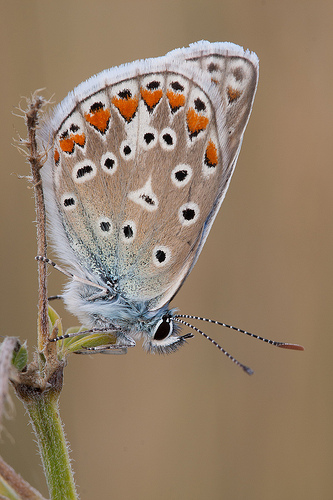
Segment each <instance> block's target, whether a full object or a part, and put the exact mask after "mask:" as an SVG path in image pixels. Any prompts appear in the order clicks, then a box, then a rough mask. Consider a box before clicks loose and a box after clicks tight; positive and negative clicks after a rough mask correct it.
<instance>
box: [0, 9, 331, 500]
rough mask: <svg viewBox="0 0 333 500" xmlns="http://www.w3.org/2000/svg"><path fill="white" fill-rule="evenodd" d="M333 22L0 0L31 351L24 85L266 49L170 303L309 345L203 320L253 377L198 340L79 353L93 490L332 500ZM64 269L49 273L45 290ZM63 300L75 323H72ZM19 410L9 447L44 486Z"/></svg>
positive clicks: (13, 227) (17, 256) (79, 420)
mask: <svg viewBox="0 0 333 500" xmlns="http://www.w3.org/2000/svg"><path fill="white" fill-rule="evenodd" d="M332 20H333V3H332V1H330V0H327V1H324V0H310V1H306V2H305V1H303V0H299V1H290V0H288V1H287V0H280V1H279V2H277V1H275V0H252V1H246V0H232V1H231V0H225V1H221V0H219V1H214V0H205V1H199V0H177V1H173V0H168V1H150V0H146V1H140V0H121V1H118V2H116V1H112V0H111V1H102V0H94V1H92V0H91V1H88V0H76V1H70V2H68V1H66V2H65V1H63V0H58V1H56V2H45V1H36V0H30V1H29V2H27V1H25V0H21V1H18V0H11V1H10V2H7V1H4V0H1V13H0V26H1V29H0V47H1V49H0V51H1V151H2V169H1V172H2V173H1V204H2V207H1V214H2V216H1V224H2V229H1V239H2V244H1V250H2V254H1V259H0V261H1V266H2V269H1V285H2V287H1V289H2V297H1V307H2V311H1V321H2V332H1V333H2V334H3V335H7V334H8V335H19V336H20V338H21V339H25V338H28V341H29V347H30V351H32V349H33V346H34V345H35V323H36V297H37V293H36V283H37V282H36V264H35V262H34V256H35V254H36V242H35V227H34V223H33V220H34V205H33V200H32V191H31V190H28V189H27V183H26V182H25V181H24V180H19V179H18V178H17V175H16V174H20V175H24V174H27V173H28V167H27V166H26V165H25V162H24V158H23V157H22V156H20V155H19V154H18V152H17V151H16V150H15V149H14V148H13V146H12V145H11V144H12V142H13V140H12V138H13V137H15V136H16V135H17V133H21V134H24V127H23V123H22V120H20V119H19V118H16V117H15V116H13V115H12V114H11V113H12V111H13V110H14V108H15V106H16V105H18V104H19V102H20V99H21V96H29V95H30V93H31V92H32V91H34V90H35V89H38V88H42V87H45V89H46V90H44V91H43V94H44V95H45V97H50V96H51V95H52V94H54V98H53V100H54V102H59V101H60V100H61V99H63V98H64V97H65V95H66V94H67V92H68V91H70V90H71V89H72V88H73V87H74V86H75V85H77V84H78V83H80V82H81V81H82V80H84V79H86V78H88V77H89V76H91V75H92V74H94V73H97V72H99V71H101V70H103V69H105V68H107V67H110V66H114V65H117V64H120V63H123V62H127V61H132V60H135V59H137V58H145V57H153V56H159V55H163V54H165V53H166V52H167V51H169V50H171V49H173V48H175V47H181V46H184V45H188V44H189V43H190V42H194V41H196V40H200V39H208V40H210V41H231V42H235V43H238V44H240V45H243V46H245V47H248V48H250V49H251V50H254V51H255V52H256V53H257V54H258V56H259V58H260V78H259V88H258V93H257V97H256V100H255V104H254V110H253V114H252V116H251V119H250V123H249V126H248V129H247V131H246V134H245V140H244V144H243V148H242V151H241V155H240V158H239V160H238V165H237V168H236V171H235V174H234V178H233V180H232V183H231V187H230V189H229V192H228V195H227V197H226V200H225V202H224V204H223V207H222V210H221V212H220V214H219V216H218V217H217V220H216V221H215V223H214V227H213V229H212V231H211V234H210V236H209V238H208V241H207V243H206V246H205V248H204V250H203V252H202V254H201V257H200V259H199V261H198V263H197V265H196V267H195V269H194V270H193V272H192V273H191V276H190V277H189V278H188V280H187V282H186V284H185V286H184V287H183V288H182V290H181V292H180V293H179V295H178V296H177V298H176V300H175V301H174V305H176V306H178V307H179V308H180V309H181V311H182V312H187V313H190V314H191V313H192V314H198V315H205V316H207V317H211V318H216V319H220V320H222V321H225V322H228V323H230V324H235V325H237V326H239V327H241V328H245V329H248V330H250V331H254V332H256V333H258V334H260V335H264V336H268V337H270V338H273V339H276V340H285V341H292V342H298V343H301V344H303V345H304V346H305V348H306V351H305V352H304V353H299V352H291V351H283V350H280V349H275V348H273V347H271V346H267V345H264V344H262V343H260V342H257V341H255V340H253V339H249V338H244V337H242V336H241V335H239V334H236V333H235V332H231V331H228V330H223V329H219V328H218V327H213V326H210V325H206V324H205V325H204V330H205V331H206V332H207V333H208V334H209V335H211V336H213V337H214V338H215V339H216V340H217V341H219V342H220V343H221V344H222V345H223V346H224V347H225V348H226V349H228V350H229V351H230V352H231V353H232V354H234V355H235V356H236V357H237V358H238V359H239V360H240V361H242V362H244V363H246V364H248V365H249V366H251V367H252V368H253V369H254V370H255V375H254V376H253V377H248V376H247V375H246V374H244V373H243V371H242V370H240V369H238V368H237V367H235V366H234V365H233V364H232V363H231V362H230V361H228V360H227V359H226V358H225V357H224V356H223V355H222V354H221V353H220V352H219V351H218V350H217V349H215V348H214V347H213V346H212V345H211V344H210V343H208V342H207V341H205V340H204V339H203V338H200V337H199V336H198V335H196V338H195V339H194V340H192V341H190V342H189V344H188V345H187V346H186V347H184V348H183V349H182V350H181V351H179V352H178V353H177V354H174V355H170V356H167V357H160V356H149V355H146V354H145V353H144V352H143V351H142V350H141V347H140V346H138V347H137V348H136V349H134V350H132V351H130V352H129V353H128V354H127V356H114V357H113V356H95V357H85V356H81V357H80V356H72V357H71V358H70V360H69V365H68V367H67V369H66V373H65V387H64V391H63V394H62V397H61V408H62V418H63V420H64V422H65V425H66V432H67V436H68V439H69V441H70V444H71V448H72V450H73V451H72V458H73V461H74V468H75V471H76V480H77V483H78V485H79V491H80V494H81V498H82V499H89V500H90V499H95V498H114V499H121V500H127V499H131V500H132V499H135V500H141V499H145V500H147V499H158V500H169V499H176V500H178V499H179V500H180V499H181V500H183V499H191V500H193V499H195V500H197V499H198V500H201V499H213V500H219V499H232V500H233V499H236V500H238V499H244V498H247V499H248V500H257V499H269V500H278V499H279V500H280V499H284V500H285V499H288V500H289V499H293V500H294V499H302V500H310V499H314V498H316V499H330V498H332V497H333V473H332V472H333V471H332V465H333V443H332V436H333V434H332V417H333V399H332V381H333V373H332V347H333V340H332V329H333V326H332V325H333V321H332V311H331V308H332V306H331V302H332V264H331V262H332V250H333V248H332V247H333V238H332V184H333V165H332V82H333V70H332V61H333V51H332V46H333V45H332V44H333V31H332ZM21 102H22V103H23V104H24V100H23V99H21ZM50 256H51V257H52V253H51V252H50ZM64 280H65V278H64V277H63V276H61V275H60V274H58V273H56V272H52V273H51V276H50V280H49V282H50V290H49V292H50V294H54V293H57V292H59V291H60V290H61V286H62V283H63V282H64ZM57 309H58V310H59V312H60V313H61V314H62V315H63V318H64V322H65V325H66V327H69V326H72V325H75V324H77V320H76V318H74V317H71V316H69V315H68V314H67V313H64V312H63V309H62V306H61V304H60V305H57ZM186 331H187V330H185V333H186ZM16 407H17V410H16V418H15V419H14V420H12V421H10V422H8V424H7V429H8V433H3V434H2V439H1V443H0V446H1V449H2V454H3V456H4V458H5V459H6V460H8V462H9V463H10V464H11V465H13V466H14V467H15V468H16V469H17V470H18V471H19V472H20V473H21V474H22V475H23V476H24V477H25V478H26V479H27V480H29V481H30V482H31V483H32V484H33V485H34V486H35V487H37V488H39V489H41V490H42V491H43V492H44V494H46V487H45V484H44V479H43V475H42V470H41V467H40V465H39V458H38V456H37V453H36V448H35V443H34V442H33V436H32V434H31V427H30V425H29V424H28V420H27V417H26V415H24V411H23V409H22V407H21V405H20V404H19V403H17V404H16ZM11 438H13V439H11ZM13 440H14V442H13Z"/></svg>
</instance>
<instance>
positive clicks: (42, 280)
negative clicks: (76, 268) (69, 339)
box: [25, 93, 49, 352]
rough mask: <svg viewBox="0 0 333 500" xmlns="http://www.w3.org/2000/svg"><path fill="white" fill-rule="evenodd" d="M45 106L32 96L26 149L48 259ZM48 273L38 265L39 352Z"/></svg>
mask: <svg viewBox="0 0 333 500" xmlns="http://www.w3.org/2000/svg"><path fill="white" fill-rule="evenodd" d="M44 104H45V100H44V99H43V98H42V97H40V96H39V95H38V94H37V93H35V94H34V95H33V96H32V99H31V101H30V103H29V108H28V110H27V111H26V114H25V121H26V126H27V129H28V139H27V142H26V147H27V149H28V150H29V156H28V161H29V163H30V167H31V173H32V182H33V188H34V194H35V206H36V225H37V254H38V255H43V256H45V257H46V230H45V225H46V217H45V205H44V195H43V189H42V181H41V175H40V170H41V168H42V166H43V162H42V158H41V155H40V154H39V151H38V146H37V140H36V129H37V126H38V114H39V112H40V109H41V108H42V107H43V105H44ZM46 280H47V273H46V264H45V263H43V262H39V264H38V282H39V283H38V285H39V286H38V290H39V297H38V350H39V351H40V352H41V351H43V350H44V348H45V347H46V345H47V340H48V338H49V323H48V315H47V304H48V302H47V289H46V286H47V283H46Z"/></svg>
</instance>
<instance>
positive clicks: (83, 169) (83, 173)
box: [72, 160, 97, 184]
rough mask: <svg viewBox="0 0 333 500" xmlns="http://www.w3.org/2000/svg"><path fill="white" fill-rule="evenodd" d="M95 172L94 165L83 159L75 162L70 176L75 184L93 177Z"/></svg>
mask: <svg viewBox="0 0 333 500" xmlns="http://www.w3.org/2000/svg"><path fill="white" fill-rule="evenodd" d="M96 172H97V169H96V165H95V164H94V163H93V162H92V161H90V160H83V161H80V162H79V163H77V164H76V165H75V167H74V168H73V171H72V177H73V180H74V182H76V183H77V184H83V183H84V182H86V181H90V180H91V179H92V178H93V177H95V175H96Z"/></svg>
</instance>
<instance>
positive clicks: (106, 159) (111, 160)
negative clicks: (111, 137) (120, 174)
mask: <svg viewBox="0 0 333 500" xmlns="http://www.w3.org/2000/svg"><path fill="white" fill-rule="evenodd" d="M101 167H102V169H103V170H104V172H106V173H107V174H109V175H112V174H114V173H115V171H116V170H117V167H118V160H117V157H116V155H115V154H113V153H111V152H107V153H105V154H104V155H103V156H102V158H101Z"/></svg>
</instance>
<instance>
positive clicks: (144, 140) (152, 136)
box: [139, 127, 158, 151]
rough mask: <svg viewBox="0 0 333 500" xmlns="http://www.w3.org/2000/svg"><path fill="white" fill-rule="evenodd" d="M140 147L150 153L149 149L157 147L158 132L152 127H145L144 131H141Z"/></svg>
mask: <svg viewBox="0 0 333 500" xmlns="http://www.w3.org/2000/svg"><path fill="white" fill-rule="evenodd" d="M139 140H140V146H141V147H142V148H143V149H145V150H146V151H148V150H149V149H152V148H153V147H154V146H156V143H157V140H158V133H157V130H155V129H154V128H152V127H145V128H144V129H143V130H142V131H140V136H139Z"/></svg>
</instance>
